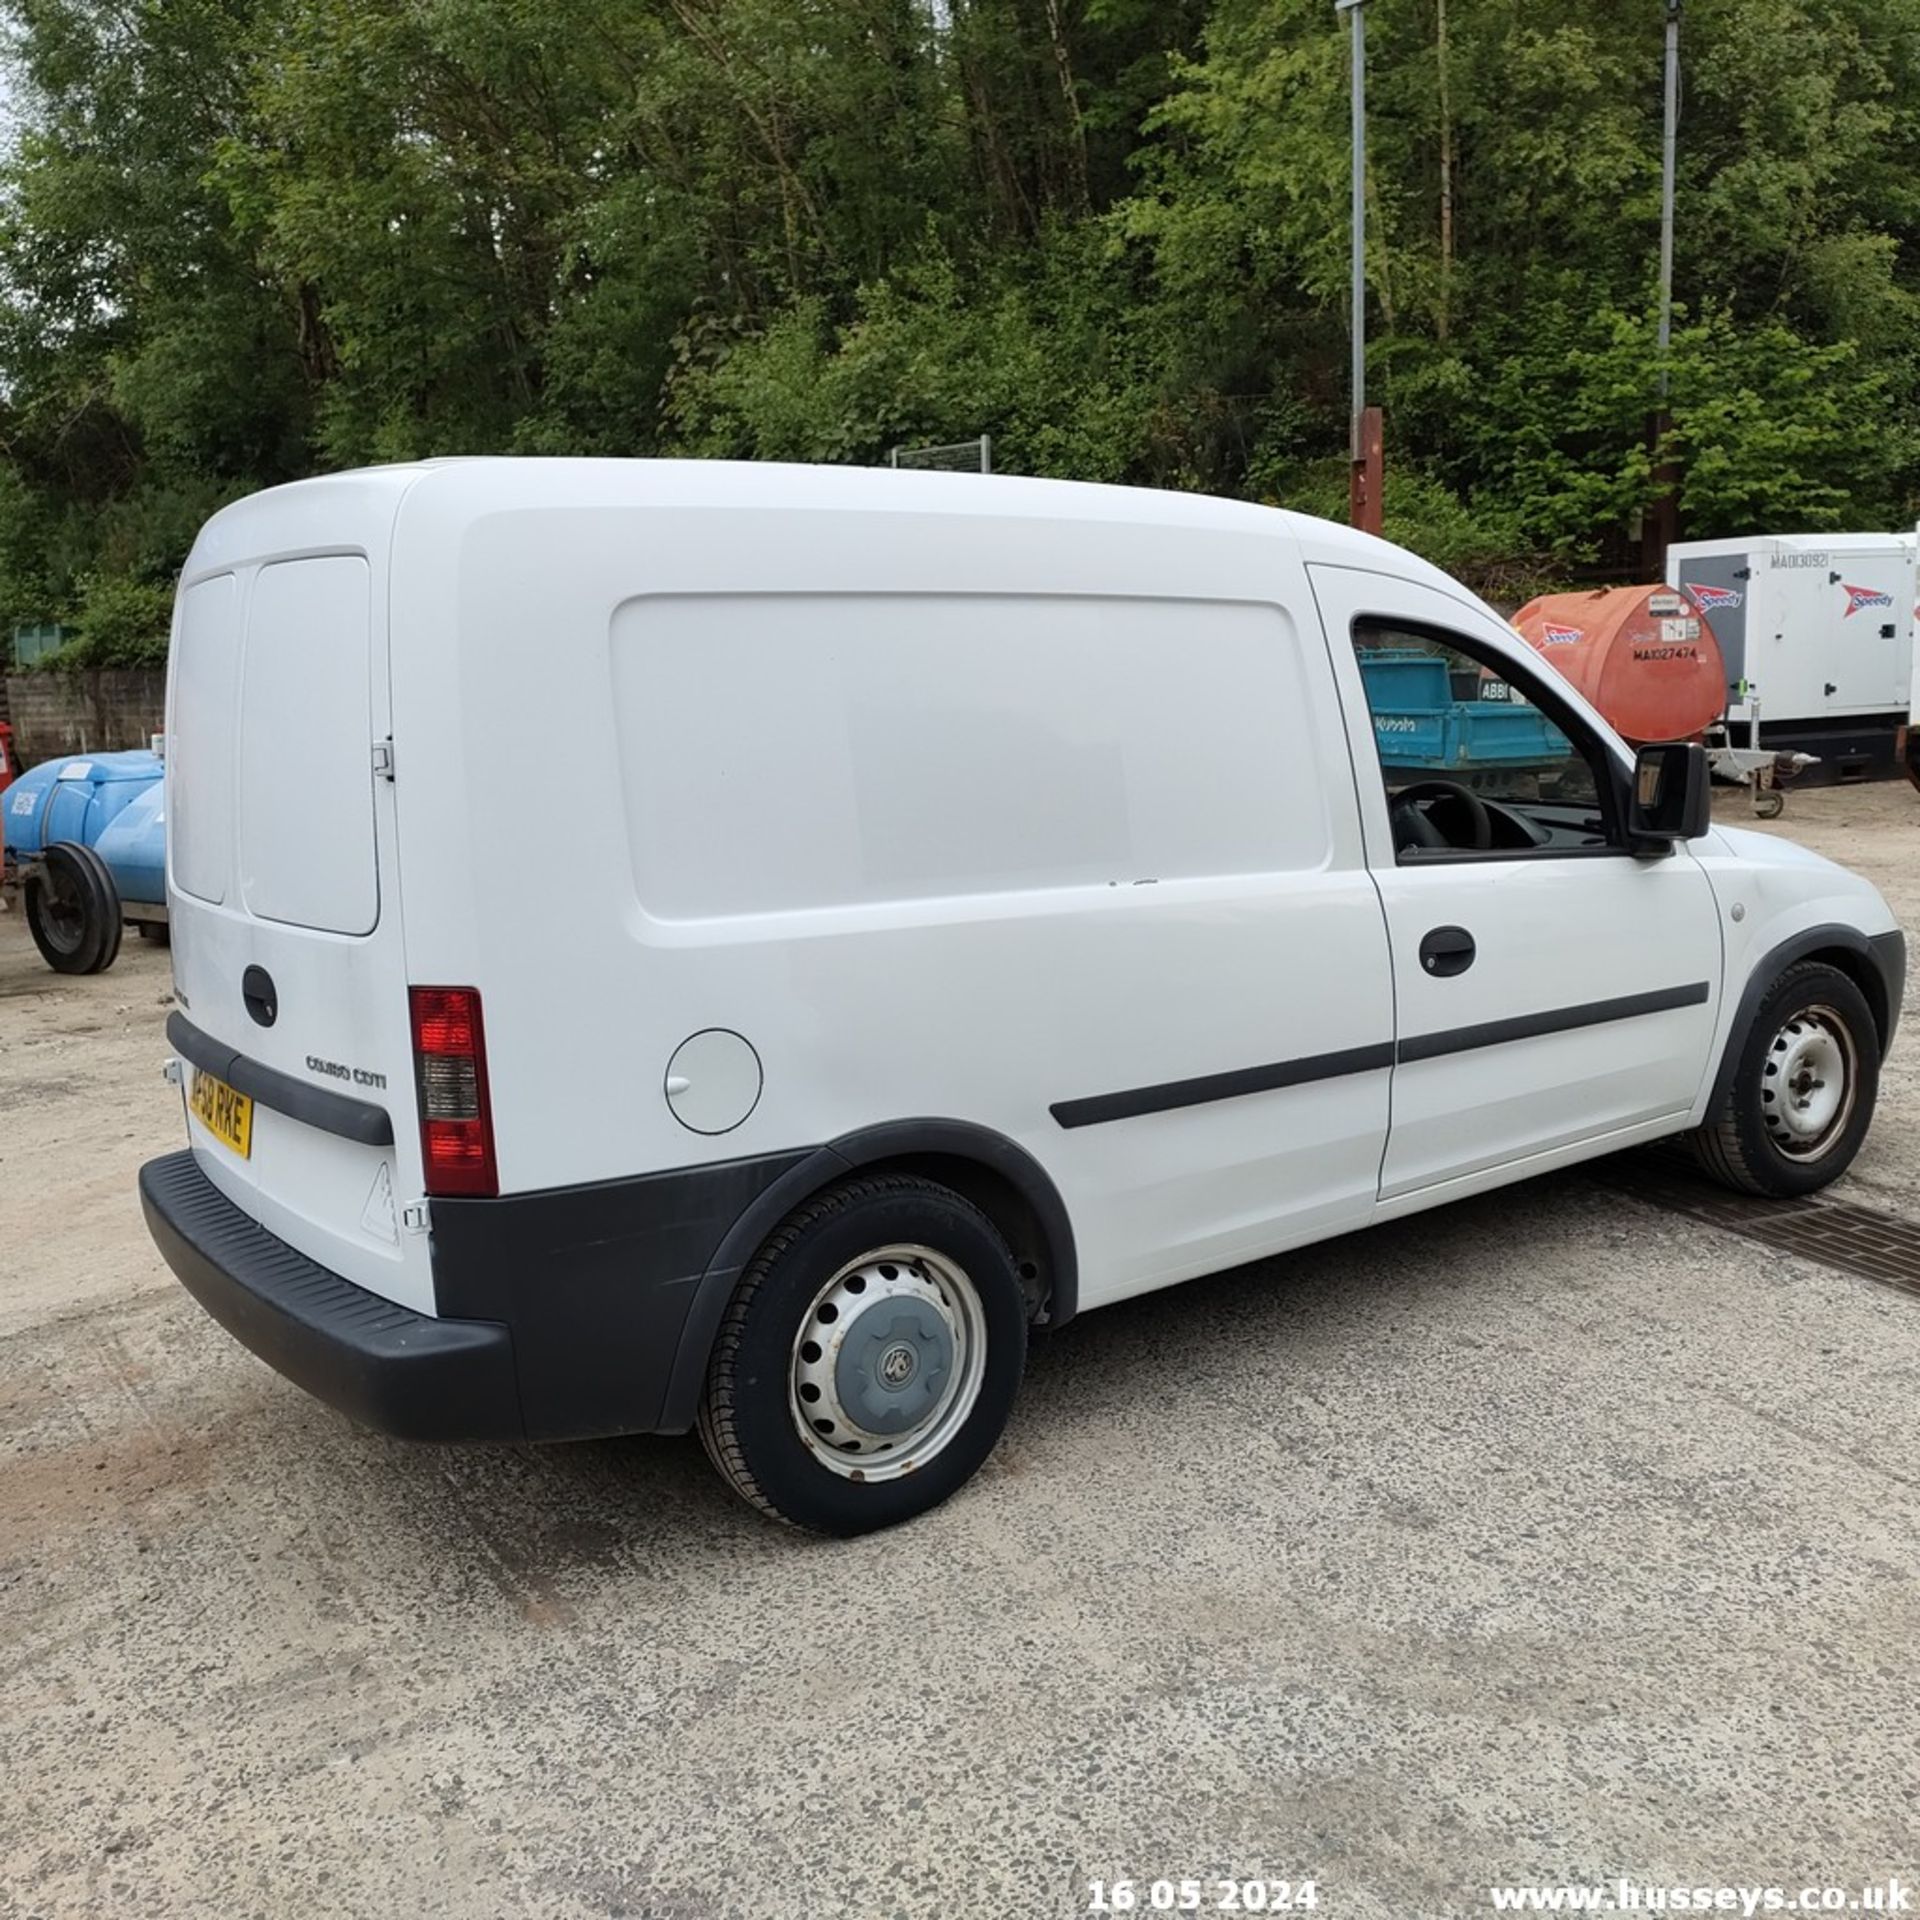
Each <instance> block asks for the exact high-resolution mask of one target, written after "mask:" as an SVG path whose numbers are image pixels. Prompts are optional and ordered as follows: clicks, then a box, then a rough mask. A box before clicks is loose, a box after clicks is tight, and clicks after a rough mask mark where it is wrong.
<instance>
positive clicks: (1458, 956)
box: [1420, 927, 1478, 980]
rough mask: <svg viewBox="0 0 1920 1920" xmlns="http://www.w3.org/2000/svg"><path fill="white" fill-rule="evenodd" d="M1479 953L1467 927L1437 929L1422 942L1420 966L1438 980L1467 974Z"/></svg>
mask: <svg viewBox="0 0 1920 1920" xmlns="http://www.w3.org/2000/svg"><path fill="white" fill-rule="evenodd" d="M1476 952H1478V948H1476V947H1475V946H1474V944H1473V935H1472V934H1470V933H1469V932H1468V931H1467V930H1466V928H1465V927H1435V928H1434V930H1433V931H1432V932H1431V933H1430V934H1428V935H1427V937H1426V938H1425V939H1424V940H1422V941H1421V942H1420V964H1421V966H1422V967H1423V968H1424V969H1425V970H1426V971H1427V972H1428V973H1430V974H1432V975H1433V976H1434V978H1435V979H1436V980H1445V979H1447V978H1448V977H1449V976H1451V975H1453V974H1456V973H1465V972H1466V970H1467V969H1468V968H1469V967H1470V966H1472V965H1473V956H1474V954H1475V953H1476Z"/></svg>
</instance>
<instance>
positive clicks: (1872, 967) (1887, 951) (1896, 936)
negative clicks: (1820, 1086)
mask: <svg viewBox="0 0 1920 1920" xmlns="http://www.w3.org/2000/svg"><path fill="white" fill-rule="evenodd" d="M1836 952H1838V953H1847V954H1852V955H1855V956H1856V957H1857V958H1858V959H1860V960H1861V961H1863V962H1864V963H1865V964H1864V966H1863V967H1862V969H1861V974H1862V975H1864V978H1860V977H1858V976H1854V975H1851V974H1850V975H1849V977H1850V978H1854V979H1855V984H1856V985H1859V986H1860V987H1861V988H1862V989H1863V991H1864V992H1865V993H1866V998H1867V1005H1868V1007H1869V1009H1870V1010H1871V1012H1872V1014H1873V1018H1874V1024H1875V1025H1876V1026H1878V1028H1879V1029H1880V1057H1881V1059H1882V1060H1884V1059H1885V1058H1886V1057H1887V1053H1888V1051H1889V1050H1890V1049H1891V1048H1892V1046H1893V1036H1894V1034H1895V1032H1896V1031H1897V1030H1898V1028H1899V1025H1900V1003H1901V1000H1902V998H1903V996H1904V994H1905V992H1906V979H1907V938H1906V935H1905V934H1904V933H1902V932H1901V931H1900V929H1899V928H1898V927H1894V928H1892V929H1890V930H1889V931H1888V932H1886V933H1871V934H1869V933H1862V932H1861V931H1860V929H1859V928H1858V927H1849V926H1843V925H1841V924H1840V923H1839V922H1837V921H1836V922H1833V923H1830V924H1828V925H1824V926H1818V927H1807V928H1804V929H1803V930H1802V931H1801V932H1799V933H1796V934H1791V935H1789V936H1788V937H1787V938H1786V939H1785V940H1782V941H1781V942H1779V944H1778V945H1777V946H1773V947H1770V948H1769V949H1768V950H1767V951H1766V953H1764V954H1763V955H1762V956H1761V957H1760V958H1759V959H1758V960H1756V961H1755V962H1754V963H1753V965H1752V966H1751V967H1750V968H1749V969H1748V970H1747V983H1746V985H1745V986H1744V987H1743V988H1742V989H1741V991H1740V1002H1739V1005H1738V1006H1737V1007H1735V1009H1734V1014H1733V1020H1732V1023H1731V1024H1730V1025H1729V1026H1728V1028H1727V1043H1726V1045H1725V1046H1724V1047H1723V1048H1722V1049H1721V1051H1720V1065H1719V1068H1718V1070H1717V1071H1716V1073H1715V1074H1714V1077H1713V1087H1712V1089H1711V1091H1710V1092H1709V1094H1708V1097H1707V1106H1706V1111H1707V1112H1708V1113H1713V1112H1714V1111H1716V1110H1717V1109H1718V1107H1719V1106H1720V1104H1721V1102H1722V1101H1723V1100H1725V1099H1726V1097H1727V1093H1728V1090H1729V1089H1730V1088H1731V1087H1732V1085H1733V1077H1734V1075H1735V1074H1736V1073H1737V1072H1739V1070H1740V1055H1741V1052H1742V1050H1743V1049H1744V1047H1745V1046H1746V1043H1747V1039H1748V1036H1749V1035H1750V1034H1751V1033H1752V1031H1753V1022H1754V1017H1755V1016H1756V1015H1757V1014H1758V1013H1759V1011H1760V1002H1761V1001H1762V1000H1763V999H1764V998H1765V997H1766V994H1767V991H1768V989H1769V988H1770V987H1772V985H1773V983H1774V982H1775V981H1776V980H1778V979H1779V978H1780V976H1781V975H1782V974H1783V973H1784V972H1786V970H1787V969H1788V968H1789V967H1791V966H1794V965H1796V964H1798V963H1799V962H1800V961H1802V960H1807V959H1811V958H1812V957H1813V956H1814V955H1815V954H1819V953H1836ZM1876 987H1877V988H1878V992H1877V994H1876V992H1875V988H1876Z"/></svg>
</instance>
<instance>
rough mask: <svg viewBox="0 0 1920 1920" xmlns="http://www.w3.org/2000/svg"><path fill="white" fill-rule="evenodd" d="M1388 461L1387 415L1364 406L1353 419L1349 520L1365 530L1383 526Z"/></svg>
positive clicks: (1377, 529)
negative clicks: (1382, 497) (1382, 495)
mask: <svg viewBox="0 0 1920 1920" xmlns="http://www.w3.org/2000/svg"><path fill="white" fill-rule="evenodd" d="M1386 464H1387V463H1386V416H1385V415H1384V414H1383V413H1382V412H1381V411H1380V409H1379V408H1378V407H1363V408H1362V409H1361V410H1360V415H1359V417H1358V418H1357V419H1356V420H1355V421H1354V423H1353V472H1352V478H1351V481H1350V483H1349V486H1348V489H1347V508H1348V512H1347V518H1348V521H1349V523H1350V524H1351V525H1353V526H1356V527H1358V528H1359V529H1360V531H1361V532H1362V533H1378V532H1379V531H1380V529H1381V522H1382V506H1383V502H1382V499H1381V493H1382V489H1383V488H1384V486H1385V484H1386Z"/></svg>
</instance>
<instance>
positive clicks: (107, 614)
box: [41, 574, 173, 673]
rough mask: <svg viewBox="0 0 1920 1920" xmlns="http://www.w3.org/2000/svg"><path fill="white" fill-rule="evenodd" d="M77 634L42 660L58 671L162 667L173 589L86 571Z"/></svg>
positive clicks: (51, 668)
mask: <svg viewBox="0 0 1920 1920" xmlns="http://www.w3.org/2000/svg"><path fill="white" fill-rule="evenodd" d="M80 592H81V597H80V606H79V609H78V611H77V612H76V614H75V615H74V620H73V624H74V625H75V626H76V627H78V628H79V633H78V634H77V635H76V637H75V638H73V639H72V640H69V641H68V642H67V644H66V645H65V646H64V647H62V648H60V650H59V651H58V652H57V653H50V654H49V655H48V656H47V657H46V659H45V660H44V661H43V662H42V663H41V664H42V666H43V668H45V669H46V670H48V671H51V672H56V673H61V672H64V673H72V672H76V671H86V670H91V669H93V668H95V667H159V666H164V665H165V664H166V659H167V629H168V627H169V625H170V623H171V621H172V618H173V590H172V588H171V587H163V586H157V585H155V584H154V583H153V582H151V581H147V580H132V579H128V578H127V577H126V576H124V575H109V576H106V577H102V576H100V575H97V574H89V575H87V576H86V577H85V578H84V579H83V580H82V581H81V583H80Z"/></svg>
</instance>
